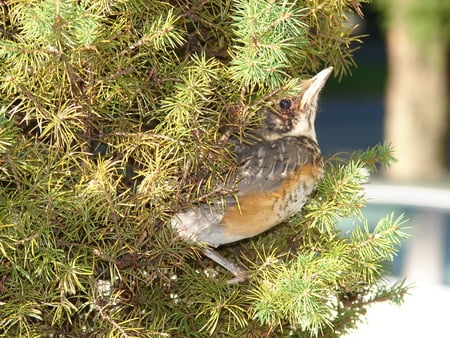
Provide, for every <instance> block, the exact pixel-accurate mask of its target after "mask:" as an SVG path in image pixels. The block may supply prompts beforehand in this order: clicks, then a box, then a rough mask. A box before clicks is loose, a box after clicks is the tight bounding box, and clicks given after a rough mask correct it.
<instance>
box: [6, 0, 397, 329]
mask: <svg viewBox="0 0 450 338" xmlns="http://www.w3.org/2000/svg"><path fill="white" fill-rule="evenodd" d="M356 5H357V2H356V1H350V0H340V1H334V0H333V1H326V0H314V1H297V2H295V1H283V2H273V1H262V0H258V1H238V2H233V1H226V0H225V1H219V0H216V1H211V2H207V1H202V2H181V1H180V2H178V1H171V2H163V1H141V0H117V1H114V0H110V1H93V0H82V1H60V0H42V1H38V0H12V1H8V2H3V3H2V4H1V6H0V9H1V12H0V15H1V17H2V20H0V35H1V40H0V60H1V61H0V253H1V256H0V291H1V292H0V309H1V311H0V335H5V336H51V335H53V336H101V337H104V336H110V337H116V336H117V337H119V336H124V337H128V336H142V337H154V336H158V337H159V336H161V337H164V336H171V335H173V336H199V337H201V336H208V335H212V336H218V337H221V336H239V337H240V336H242V337H244V336H252V337H255V336H267V335H269V334H271V335H274V336H281V335H289V334H292V335H294V334H298V335H306V336H310V335H312V336H314V335H319V334H321V335H325V336H331V337H334V336H337V335H338V334H341V333H344V332H346V331H348V330H349V329H350V328H352V327H354V326H355V325H356V324H357V322H358V320H359V319H360V318H361V317H362V316H363V315H364V311H365V307H366V306H367V305H368V304H370V303H372V302H375V301H384V300H389V299H391V300H395V301H399V300H400V299H401V296H402V295H403V294H404V292H405V290H406V288H405V287H404V286H403V285H398V286H396V287H394V288H383V286H382V285H381V283H380V277H381V275H382V274H383V272H384V269H385V265H384V263H385V261H386V260H391V259H392V256H393V255H394V254H395V250H396V248H397V246H398V244H399V241H400V240H401V239H402V238H403V237H404V234H403V232H402V229H401V224H402V219H401V218H395V217H394V216H393V215H389V216H387V217H386V218H385V219H383V220H381V221H380V223H379V225H378V226H377V227H376V228H375V229H374V230H369V228H368V226H367V222H366V221H365V220H364V218H363V215H362V213H361V208H362V207H363V206H364V204H365V198H364V194H363V188H362V185H363V184H364V183H365V181H366V179H367V177H368V171H372V170H374V169H375V168H376V166H377V164H378V163H381V164H386V163H388V162H389V161H390V160H391V153H390V149H389V148H388V147H383V146H377V147H374V148H373V149H369V150H367V151H365V152H360V153H357V154H354V155H353V156H351V157H350V158H348V159H339V158H332V159H330V160H328V161H327V174H326V177H325V179H324V180H323V181H322V182H321V183H320V185H319V187H318V189H317V192H316V194H315V195H314V196H313V198H312V199H311V200H310V202H309V204H308V205H307V206H306V207H305V208H304V210H303V211H302V213H301V214H299V215H296V216H295V217H293V218H292V219H291V220H290V221H289V222H288V223H287V224H284V225H281V226H279V227H276V228H275V229H273V230H272V231H270V232H268V233H266V234H263V235H261V236H259V237H257V238H255V239H253V240H251V241H244V242H242V243H237V244H235V245H234V248H235V249H236V250H237V249H239V250H240V251H241V252H242V255H243V256H241V255H238V256H236V255H234V258H233V259H237V257H245V258H246V260H247V263H245V265H249V269H250V270H251V272H252V273H253V274H254V278H253V279H252V280H251V281H250V282H249V283H244V284H239V285H226V284H225V283H224V282H225V281H226V279H227V278H228V277H229V276H228V275H227V274H226V272H224V271H222V270H220V269H219V268H217V267H216V266H215V265H213V264H212V263H211V262H209V261H208V260H202V259H201V258H200V257H199V255H198V254H197V249H196V248H193V247H192V245H191V244H189V243H185V242H182V241H180V240H179V239H177V238H176V237H175V236H174V235H173V234H172V232H171V229H170V228H169V227H168V226H167V222H168V219H169V218H170V217H171V215H173V213H174V212H175V210H178V209H179V208H180V207H181V206H185V205H186V204H188V203H195V202H209V201H211V200H213V199H216V198H219V197H221V196H223V195H226V194H229V193H232V191H227V190H223V189H220V188H217V185H215V184H214V182H217V181H218V180H222V181H223V180H227V179H228V176H227V173H229V172H230V171H232V170H233V169H234V168H235V166H236V163H235V161H234V158H233V155H232V151H233V146H232V142H229V141H230V139H231V138H240V137H242V136H243V135H245V133H246V132H247V130H249V129H251V128H253V127H255V126H257V125H258V123H259V119H260V116H259V111H260V108H261V107H262V106H264V105H265V104H266V103H267V102H268V101H270V100H271V99H272V98H273V97H276V96H278V95H280V94H283V93H288V92H289V91H291V90H293V89H294V88H295V87H296V86H298V79H299V78H302V77H307V76H309V75H308V74H312V73H314V72H315V71H317V70H318V69H320V68H322V67H324V66H334V67H335V69H336V71H337V74H340V75H343V74H345V73H346V72H347V71H348V69H349V67H350V66H351V65H352V64H353V61H352V59H351V52H352V51H351V50H350V49H349V48H348V46H349V44H350V43H351V42H355V41H359V38H358V37H355V36H352V35H351V32H352V29H353V27H351V26H349V25H348V23H347V15H348V14H349V12H350V11H352V10H354V9H355V6H356ZM346 217H352V218H355V219H356V221H355V222H356V223H358V224H359V225H360V226H361V228H356V229H357V230H355V231H354V232H353V233H352V234H350V235H343V234H340V233H339V232H338V231H337V230H336V228H335V225H336V222H337V221H338V220H339V219H342V218H346ZM232 248H233V246H232ZM242 264H244V263H242ZM291 300H293V301H291Z"/></svg>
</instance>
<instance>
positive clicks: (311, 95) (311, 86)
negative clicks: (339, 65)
mask: <svg viewBox="0 0 450 338" xmlns="http://www.w3.org/2000/svg"><path fill="white" fill-rule="evenodd" d="M332 71H333V67H328V68H325V69H324V70H322V71H320V72H319V73H318V74H316V76H314V77H313V78H312V79H310V80H308V81H305V86H306V87H307V88H306V90H305V92H304V94H303V97H302V101H301V104H300V108H303V107H304V106H305V105H306V104H308V103H309V104H311V103H313V102H314V101H317V98H318V96H319V93H320V90H321V89H322V88H323V86H324V85H325V82H327V79H328V77H329V76H330V74H331V72H332Z"/></svg>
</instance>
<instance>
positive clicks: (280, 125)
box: [264, 67, 333, 140]
mask: <svg viewBox="0 0 450 338" xmlns="http://www.w3.org/2000/svg"><path fill="white" fill-rule="evenodd" d="M332 71H333V68H332V67H329V68H325V69H324V70H322V71H321V72H319V73H318V74H317V75H316V76H314V77H313V78H311V79H309V80H303V81H302V82H301V89H300V92H299V93H298V95H295V96H292V97H287V98H283V99H281V100H278V101H277V102H276V103H274V104H273V106H270V107H267V108H266V109H265V122H264V126H265V138H266V139H268V140H275V139H278V138H280V137H284V136H307V137H310V138H311V139H313V140H316V131H315V129H314V120H315V119H316V112H317V100H318V97H319V93H320V90H321V89H322V88H323V86H324V85H325V82H326V81H327V79H328V77H329V76H330V74H331V72H332Z"/></svg>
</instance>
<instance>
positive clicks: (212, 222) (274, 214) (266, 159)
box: [171, 68, 332, 274]
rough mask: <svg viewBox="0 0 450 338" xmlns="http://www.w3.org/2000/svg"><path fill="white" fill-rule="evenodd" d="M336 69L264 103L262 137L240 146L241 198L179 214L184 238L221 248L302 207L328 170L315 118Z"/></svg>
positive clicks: (176, 219)
mask: <svg viewBox="0 0 450 338" xmlns="http://www.w3.org/2000/svg"><path fill="white" fill-rule="evenodd" d="M331 70H332V69H331V68H327V69H325V70H323V71H322V72H320V73H319V74H317V75H316V76H315V77H313V78H312V79H310V80H306V81H303V82H302V89H301V91H300V92H299V94H298V95H296V96H293V97H290V98H283V99H281V100H278V101H277V102H275V103H274V104H273V105H269V106H268V107H266V108H265V110H264V113H265V122H264V126H263V128H262V130H261V131H260V132H259V133H258V135H259V136H258V138H256V139H255V140H253V141H252V142H249V143H246V144H241V145H239V146H237V148H236V158H237V161H238V163H239V168H238V171H237V175H236V181H237V189H238V192H237V201H236V200H235V199H233V198H228V199H227V203H226V206H225V208H224V207H223V206H222V205H221V202H220V201H217V203H216V204H215V205H214V204H213V205H199V206H196V207H193V208H191V209H189V210H187V211H185V212H180V213H178V214H176V215H175V216H174V217H173V218H172V220H171V225H172V227H173V228H174V229H175V230H176V231H177V232H178V234H179V235H180V236H181V237H182V238H183V239H185V240H191V241H197V242H206V243H208V244H210V245H212V246H215V247H216V246H219V245H222V244H226V243H231V242H235V241H238V240H241V239H244V238H248V237H252V236H255V235H258V234H260V233H262V232H264V231H266V230H268V229H270V228H271V227H273V226H275V225H277V224H279V223H281V222H282V221H284V220H286V219H287V218H288V217H289V216H291V215H293V214H294V213H296V212H298V211H300V210H301V208H302V207H303V205H304V204H305V202H306V200H307V198H308V196H309V194H310V193H311V192H312V191H313V189H314V187H315V185H316V183H317V182H318V181H319V180H320V178H321V177H322V175H323V161H322V157H321V154H320V149H319V146H318V144H317V140H316V133H315V129H314V120H315V117H316V111H317V98H318V94H319V92H320V90H321V88H322V87H323V85H324V83H325V81H326V79H327V78H328V76H329V75H330V73H331ZM208 253H209V254H208V257H211V252H209V251H208ZM211 258H213V257H211ZM213 259H214V258H213ZM221 259H222V258H221ZM215 260H216V259H215ZM220 264H222V263H220ZM227 268H228V269H229V270H230V271H232V270H233V269H234V268H230V267H229V266H228V267H227ZM232 272H233V273H235V274H236V271H232Z"/></svg>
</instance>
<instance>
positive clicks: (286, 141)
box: [236, 137, 320, 195]
mask: <svg viewBox="0 0 450 338" xmlns="http://www.w3.org/2000/svg"><path fill="white" fill-rule="evenodd" d="M236 153H237V154H236V155H237V160H238V161H239V163H240V168H239V178H238V180H239V182H238V189H239V193H238V195H243V194H246V193H247V192H255V191H265V192H268V191H273V190H275V189H276V188H277V187H278V186H279V185H280V184H281V182H282V181H283V179H285V178H286V177H287V176H289V174H291V173H292V172H293V171H294V170H296V169H298V168H299V167H301V166H304V165H306V164H308V163H314V162H315V161H316V158H315V156H314V155H313V154H317V153H319V154H320V152H319V148H318V146H317V144H316V143H315V142H314V141H312V140H311V139H309V138H307V137H283V138H280V139H276V140H274V141H266V140H261V141H260V142H255V143H254V144H251V145H242V146H240V147H239V148H238V149H237V151H236Z"/></svg>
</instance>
